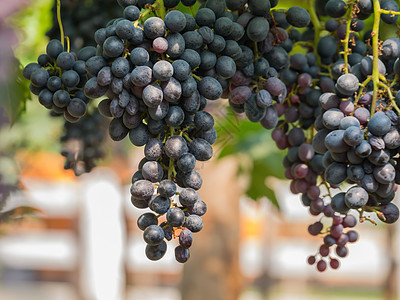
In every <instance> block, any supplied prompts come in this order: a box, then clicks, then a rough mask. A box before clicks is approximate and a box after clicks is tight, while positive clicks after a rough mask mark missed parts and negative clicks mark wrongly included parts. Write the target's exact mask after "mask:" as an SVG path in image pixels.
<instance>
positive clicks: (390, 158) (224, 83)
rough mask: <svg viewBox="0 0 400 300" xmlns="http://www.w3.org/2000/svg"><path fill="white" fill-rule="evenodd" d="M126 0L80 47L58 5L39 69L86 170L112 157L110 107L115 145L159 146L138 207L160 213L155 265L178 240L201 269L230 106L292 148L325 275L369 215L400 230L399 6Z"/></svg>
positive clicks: (291, 173) (289, 158)
mask: <svg viewBox="0 0 400 300" xmlns="http://www.w3.org/2000/svg"><path fill="white" fill-rule="evenodd" d="M117 2H118V4H119V7H120V12H119V15H118V16H109V18H110V19H109V20H108V21H107V22H105V23H104V24H98V23H96V22H93V23H94V24H96V26H97V27H96V28H94V30H92V32H91V34H90V37H91V38H88V35H87V32H85V34H82V36H80V35H75V36H74V37H73V36H71V37H70V38H65V39H64V30H63V26H62V24H61V20H62V18H61V4H60V1H58V2H57V5H56V6H55V8H56V9H55V11H56V15H57V18H56V19H57V21H58V22H55V24H54V28H56V29H54V28H53V29H52V30H51V31H50V32H49V36H50V37H51V38H52V40H51V41H50V42H49V43H48V45H47V49H46V54H42V55H40V56H39V58H38V62H37V63H36V62H33V63H30V64H28V65H27V66H26V67H25V69H24V73H23V75H24V77H25V78H26V79H27V80H30V82H31V84H30V90H31V92H32V93H33V94H34V95H37V96H38V100H39V102H40V104H42V105H43V106H44V107H46V108H47V109H49V110H51V111H52V114H53V115H57V116H60V117H64V118H65V122H66V123H65V124H66V125H65V129H66V135H65V137H63V139H62V141H63V142H65V141H67V140H68V139H70V138H77V137H78V140H80V141H81V148H80V151H81V155H80V156H79V155H77V154H76V153H74V152H72V153H71V152H68V151H64V153H63V155H64V156H66V158H67V162H66V168H73V169H74V170H75V172H76V173H77V175H79V174H81V173H82V172H89V171H90V170H91V169H92V168H93V167H94V166H95V163H94V160H96V159H99V158H101V157H102V156H103V154H102V151H100V150H99V149H97V147H98V146H100V145H101V142H102V141H103V139H104V137H103V135H101V134H97V135H96V130H93V128H94V127H96V126H100V127H101V125H93V124H97V123H96V122H99V123H98V124H100V123H101V122H100V121H99V120H100V118H101V117H100V114H101V116H103V117H106V118H110V119H111V121H110V123H109V127H108V133H109V136H110V137H111V139H112V140H114V141H121V140H124V139H125V138H126V137H128V138H129V140H130V142H131V143H132V144H133V145H134V146H135V147H144V157H143V159H142V160H141V162H140V163H139V166H138V170H137V171H136V172H135V173H134V174H133V176H132V186H131V190H130V192H131V202H132V205H133V206H135V207H136V208H139V209H145V208H149V209H150V210H151V212H146V213H144V214H142V215H141V216H140V217H139V218H138V220H137V225H138V227H139V228H140V229H141V230H142V231H143V239H144V240H145V242H146V243H147V246H146V249H145V254H146V256H147V257H148V258H149V259H150V260H159V259H161V258H162V257H163V256H164V254H165V253H166V249H167V242H166V241H170V240H171V239H173V238H177V239H178V241H179V245H178V246H177V247H176V248H175V258H176V260H177V261H178V262H181V263H184V262H186V261H187V260H188V259H189V257H190V250H189V249H190V247H191V246H192V242H193V236H194V234H197V233H198V232H199V231H201V230H202V228H203V226H204V224H203V220H202V216H203V215H204V214H205V213H206V211H207V205H206V203H205V201H204V200H206V199H200V196H199V193H198V190H199V189H200V188H201V186H202V183H203V178H202V176H201V174H200V173H199V172H198V171H197V170H196V164H197V162H198V161H208V160H210V159H211V158H212V157H213V155H214V151H213V147H212V145H213V144H214V143H215V142H216V141H217V133H216V130H215V128H214V125H215V124H214V117H213V113H214V112H213V111H212V110H211V109H209V108H208V107H207V104H208V103H209V102H212V101H217V100H219V99H221V98H222V99H226V100H227V101H226V107H227V108H229V109H230V110H231V111H233V112H234V113H235V114H238V115H240V114H243V115H244V116H245V117H246V118H247V119H248V120H249V121H251V122H254V123H260V125H261V126H262V127H264V128H265V129H267V130H271V136H272V139H273V140H274V141H275V143H276V146H277V147H278V148H279V149H280V150H282V151H287V152H286V153H287V154H286V156H285V158H284V160H283V166H284V168H285V176H286V178H287V179H288V180H290V181H291V183H290V190H291V191H292V192H293V193H295V194H301V201H302V203H303V205H304V206H305V207H307V208H308V211H309V213H310V214H311V215H313V216H316V217H317V218H318V221H316V222H314V223H313V224H311V225H310V226H309V227H308V232H309V233H310V234H311V235H314V236H320V237H321V238H322V240H323V241H322V245H321V246H320V248H319V250H318V252H317V254H315V255H311V256H310V257H309V258H308V260H307V261H308V263H309V264H310V265H316V268H317V270H318V271H321V272H322V271H325V270H326V269H327V268H328V265H329V266H330V267H331V268H332V269H337V268H339V265H340V262H339V258H343V257H346V256H347V255H348V247H347V245H348V244H349V243H354V242H356V241H357V240H358V233H357V232H356V231H355V230H354V229H353V228H354V227H355V226H356V225H357V221H358V222H364V221H370V222H371V223H373V224H376V219H379V220H381V221H382V222H385V223H394V222H396V221H397V219H398V218H399V210H398V208H397V207H396V205H395V204H393V203H392V200H393V199H394V195H395V191H396V189H397V184H399V183H400V164H399V155H398V154H399V149H400V132H399V124H400V123H399V113H400V109H399V105H400V91H399V82H398V80H399V78H400V59H399V57H400V39H399V38H398V37H391V38H388V39H386V40H382V38H381V37H380V28H381V27H380V25H381V23H382V22H384V23H386V24H389V25H393V24H395V23H396V21H397V19H398V16H399V15H400V12H399V7H398V5H397V3H396V2H395V1H393V0H384V1H379V0H360V1H353V0H349V1H347V2H345V1H343V0H329V1H327V2H326V3H325V2H324V3H323V4H322V3H321V2H318V3H317V2H315V3H313V1H311V0H309V1H308V3H309V5H308V9H309V10H306V9H305V8H302V7H299V6H292V7H290V8H289V9H287V10H282V9H277V8H276V6H277V5H278V1H276V0H275V1H272V0H207V1H200V3H197V1H192V0H182V1H179V0H164V1H162V0H156V1H154V0H153V1H151V0H147V1H146V0H142V1H137V0H118V1H117ZM110 5H111V4H110ZM182 5H183V6H186V7H190V12H191V13H190V14H189V13H184V12H181V11H180V10H179V8H180V7H182ZM74 9H75V8H74ZM77 9H79V8H77ZM113 12H118V10H117V9H115V10H113ZM368 18H371V19H372V27H371V28H366V27H367V25H366V24H367V22H364V20H366V19H368ZM57 24H59V25H58V26H57ZM58 30H59V31H60V34H59V35H58ZM66 35H67V36H68V30H66ZM58 38H60V40H58ZM74 39H81V40H83V41H84V42H83V44H82V47H80V48H79V47H77V46H76V45H78V44H79V43H75V41H74ZM70 40H71V45H73V47H70V46H68V45H69V42H68V41H70ZM65 41H67V43H64V42H65ZM70 48H71V49H70ZM78 48H79V49H78ZM294 49H295V50H294ZM296 49H297V50H296ZM298 49H301V50H298ZM71 50H72V51H76V52H71ZM292 50H293V51H292ZM93 99H100V100H99V101H97V102H98V105H97V107H95V104H94V103H97V102H96V101H93ZM221 101H224V100H221ZM96 109H97V110H98V112H99V113H100V114H99V113H98V112H97V111H96V112H93V111H94V110H96ZM90 122H91V125H87V126H86V125H85V124H88V123H90ZM88 136H89V137H88ZM82 153H83V154H82ZM77 157H78V159H77ZM82 163H83V165H84V167H83V168H82V167H80V168H78V167H77V166H82ZM345 184H347V185H345ZM348 185H350V187H348ZM347 187H348V188H347ZM375 217H376V218H375ZM326 220H328V221H326ZM324 224H325V225H324ZM326 224H328V225H326ZM334 253H335V254H334Z"/></svg>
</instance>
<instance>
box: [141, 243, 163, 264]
mask: <svg viewBox="0 0 400 300" xmlns="http://www.w3.org/2000/svg"><path fill="white" fill-rule="evenodd" d="M166 252H167V243H166V242H165V241H162V242H161V243H160V244H159V245H154V246H152V245H146V250H145V253H146V257H147V258H148V259H150V260H153V261H154V260H160V259H161V258H162V257H163V256H164V255H165V253H166Z"/></svg>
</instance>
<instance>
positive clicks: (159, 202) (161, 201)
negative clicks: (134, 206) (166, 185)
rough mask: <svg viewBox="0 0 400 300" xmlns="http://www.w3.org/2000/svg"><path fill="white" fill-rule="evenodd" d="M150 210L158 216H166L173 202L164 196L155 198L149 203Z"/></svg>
mask: <svg viewBox="0 0 400 300" xmlns="http://www.w3.org/2000/svg"><path fill="white" fill-rule="evenodd" d="M148 205H149V208H150V209H151V210H152V211H154V212H155V213H157V214H165V213H166V212H167V211H168V209H169V208H170V207H171V200H170V199H169V198H165V197H162V196H155V197H153V198H151V200H150V201H149V202H148Z"/></svg>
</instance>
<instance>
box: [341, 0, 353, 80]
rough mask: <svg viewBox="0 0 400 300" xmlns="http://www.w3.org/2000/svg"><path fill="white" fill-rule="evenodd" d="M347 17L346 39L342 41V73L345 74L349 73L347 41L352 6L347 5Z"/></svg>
mask: <svg viewBox="0 0 400 300" xmlns="http://www.w3.org/2000/svg"><path fill="white" fill-rule="evenodd" d="M347 13H348V16H347V24H346V37H345V38H344V40H342V43H343V48H344V50H343V58H344V67H343V70H344V73H345V74H347V73H349V68H348V67H347V66H348V55H349V39H350V29H351V28H350V26H351V19H352V15H353V4H350V5H349V8H348V12H347Z"/></svg>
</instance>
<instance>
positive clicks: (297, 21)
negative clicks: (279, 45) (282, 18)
mask: <svg viewBox="0 0 400 300" xmlns="http://www.w3.org/2000/svg"><path fill="white" fill-rule="evenodd" d="M286 20H287V22H288V23H289V24H290V25H292V26H294V27H299V28H302V27H306V26H307V25H308V24H309V23H310V20H311V18H310V14H309V13H308V11H307V10H305V9H304V8H302V7H299V6H292V7H290V8H289V9H288V11H287V15H286Z"/></svg>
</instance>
